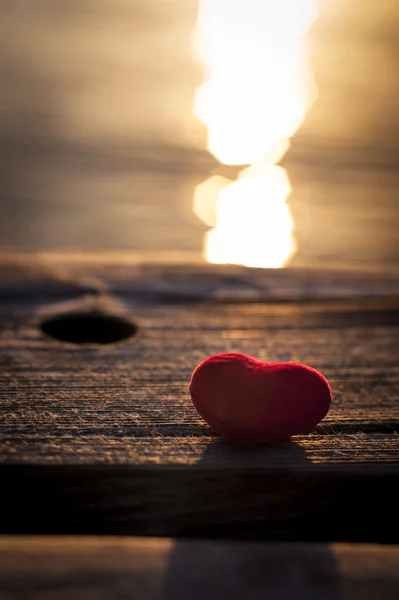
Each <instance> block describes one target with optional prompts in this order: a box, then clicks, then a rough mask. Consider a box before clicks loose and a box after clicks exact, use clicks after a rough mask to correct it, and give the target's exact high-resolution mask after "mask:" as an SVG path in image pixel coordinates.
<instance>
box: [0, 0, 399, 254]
mask: <svg viewBox="0 0 399 600" xmlns="http://www.w3.org/2000/svg"><path fill="white" fill-rule="evenodd" d="M319 5H320V12H321V16H320V18H319V20H318V21H317V23H316V25H315V26H314V28H313V30H312V32H311V34H310V38H309V44H310V58H311V64H312V70H313V72H314V75H315V79H316V82H317V84H318V88H319V98H318V100H317V102H316V103H315V104H314V105H313V107H312V109H311V110H310V112H309V113H308V115H307V117H306V119H305V121H304V122H303V124H302V126H301V127H300V129H299V130H298V132H297V134H296V135H295V137H294V139H293V142H292V145H291V148H290V150H289V151H288V153H287V155H286V157H285V158H284V161H283V166H284V167H285V168H286V169H287V170H288V173H289V176H290V180H291V183H292V187H293V193H292V196H291V198H290V205H291V208H292V212H293V215H294V219H295V225H296V228H295V232H296V237H297V239H298V243H299V254H298V255H297V257H296V258H295V259H294V264H295V263H296V264H308V263H311V262H312V261H320V260H321V261H325V264H327V263H328V262H329V261H332V262H334V261H340V262H344V263H351V262H357V261H360V262H363V263H370V262H377V263H380V264H382V263H384V264H397V263H398V261H399V247H398V243H397V233H396V232H397V227H398V224H399V202H398V191H397V190H398V183H399V176H398V169H397V166H398V164H399V141H398V132H399V116H398V111H397V98H398V92H399V69H398V57H399V42H398V41H397V31H398V24H399V4H398V3H397V1H396V0H381V2H380V3H375V2H374V1H372V0H362V1H360V0H335V1H334V2H330V1H329V0H324V1H321V2H319ZM197 8H198V5H197V1H196V0H163V1H155V0H129V1H128V0H113V1H112V2H111V1H109V0H68V1H66V0H57V2H53V0H35V2H31V0H0V10H1V15H2V18H1V21H0V49H1V51H0V78H1V86H0V157H1V160H0V165H1V167H0V244H1V246H2V247H3V248H18V249H22V248H23V249H29V250H37V249H60V250H65V249H72V250H80V249H90V250H96V249H101V250H119V249H124V250H134V251H137V250H139V251H162V252H164V251H182V252H187V253H195V254H199V253H200V252H201V249H202V244H203V236H204V231H205V225H204V224H203V223H201V222H200V220H199V219H197V218H196V217H195V216H194V215H193V214H192V211H191V205H192V197H193V193H194V189H195V186H196V185H197V184H198V183H199V182H200V181H202V180H205V179H206V178H207V177H209V175H210V174H211V173H212V172H213V171H214V170H216V172H220V173H225V172H226V168H225V167H224V168H223V167H219V168H218V164H217V161H216V160H215V159H214V158H213V157H211V156H210V155H209V154H208V153H207V152H206V151H205V147H206V132H205V129H204V127H203V126H201V124H200V123H199V122H198V121H197V120H196V119H195V118H194V116H193V113H192V107H193V95H194V90H195V88H196V87H197V86H198V85H199V84H200V82H201V81H202V80H203V78H204V73H203V70H202V67H201V65H200V64H199V63H198V62H196V60H195V58H194V55H193V53H192V52H191V41H192V34H193V30H194V27H195V22H196V16H197ZM232 172H234V168H232V170H231V169H230V171H229V173H230V174H231V173H232Z"/></svg>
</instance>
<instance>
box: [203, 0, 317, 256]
mask: <svg viewBox="0 0 399 600" xmlns="http://www.w3.org/2000/svg"><path fill="white" fill-rule="evenodd" d="M315 17H316V8H315V1H314V0H262V1H259V0H201V4H200V10H199V17H198V26H197V32H196V48H197V51H198V52H199V54H200V56H201V58H202V60H203V61H204V63H205V65H206V67H207V70H208V80H207V81H206V83H205V84H204V85H203V86H201V88H199V89H198V90H197V94H196V100H195V108H194V110H195V114H196V116H197V117H198V118H199V119H200V120H201V121H202V122H203V123H204V124H205V125H206V126H207V129H208V149H209V150H210V152H211V153H212V154H213V155H214V156H215V157H216V158H217V159H218V160H219V161H220V162H221V163H224V164H230V165H231V164H237V165H243V164H248V165H252V166H250V167H248V168H245V169H244V170H243V171H241V173H240V175H239V178H238V180H237V181H235V182H231V181H230V180H228V179H225V178H221V177H216V178H215V177H214V178H211V179H210V180H208V181H207V182H205V183H203V184H201V185H200V186H198V188H197V190H196V194H195V199H194V212H195V213H196V214H197V215H198V216H199V217H200V218H201V219H202V220H203V221H204V222H206V223H207V224H208V225H210V226H212V227H213V229H212V230H211V231H210V232H209V233H208V234H207V236H206V242H205V250H204V253H205V258H206V259H207V260H208V261H209V262H215V263H235V264H243V265H246V266H254V267H280V266H283V265H284V264H286V262H287V261H288V260H289V258H290V257H291V256H292V255H293V253H294V252H295V250H296V245H295V241H294V237H293V222H292V218H291V215H290V211H289V208H288V206H287V204H286V200H287V197H288V196H289V194H290V185H289V181H288V178H287V176H286V174H285V171H284V170H283V169H281V168H280V167H277V166H275V164H276V163H277V162H278V161H279V160H280V159H281V157H282V156H283V155H284V153H285V152H286V151H287V149H288V147H289V139H290V137H291V136H292V135H293V133H294V132H295V130H296V129H297V128H298V126H299V125H300V123H301V121H302V120H303V118H304V116H305V114H306V112H307V110H308V109H309V107H310V105H311V103H312V102H313V101H314V98H315V85H314V83H313V81H312V78H311V76H310V74H309V72H308V69H307V61H306V44H305V35H306V33H307V31H308V29H309V27H310V26H311V24H312V23H313V21H314V19H315Z"/></svg>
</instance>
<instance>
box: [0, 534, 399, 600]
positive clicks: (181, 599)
mask: <svg viewBox="0 0 399 600" xmlns="http://www.w3.org/2000/svg"><path fill="white" fill-rule="evenodd" d="M398 595H399V547H398V546H377V545H347V544H330V545H321V544H315V545H309V544H279V543H274V544H267V543H262V544H260V543H248V542H247V543H231V542H230V543H226V542H206V541H203V542H201V541H195V542H194V541H177V540H171V539H140V538H95V537H83V538H82V537H80V538H73V537H67V538H62V537H52V538H47V537H35V538H32V537H22V538H21V537H18V538H10V537H5V536H3V537H0V598H1V599H2V600H3V599H4V600H6V599H7V600H8V599H9V598H18V599H20V598H21V599H22V598H24V599H28V598H29V599H30V598H44V597H45V598H46V599H48V600H51V599H53V598H57V599H59V598H71V597H72V596H73V597H78V598H82V600H85V599H86V598H87V599H89V598H90V600H93V599H102V598H104V599H105V598H113V599H115V600H119V599H124V598H127V597H128V598H132V599H136V598H137V599H138V600H172V599H173V600H186V599H187V598H190V599H191V600H203V598H207V599H209V600H220V599H222V598H231V600H235V599H241V598H251V599H254V600H255V599H258V598H259V599H260V598H298V600H302V599H303V600H305V599H306V600H319V599H325V600H336V599H338V598H340V599H342V600H357V599H358V598H362V600H378V599H379V598H381V597H383V598H384V600H396V599H397V598H398Z"/></svg>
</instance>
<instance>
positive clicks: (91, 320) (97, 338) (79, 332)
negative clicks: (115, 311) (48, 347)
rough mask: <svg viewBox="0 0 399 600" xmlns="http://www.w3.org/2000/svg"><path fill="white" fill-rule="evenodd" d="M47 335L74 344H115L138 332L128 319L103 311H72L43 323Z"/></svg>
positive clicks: (42, 326) (43, 329)
mask: <svg viewBox="0 0 399 600" xmlns="http://www.w3.org/2000/svg"><path fill="white" fill-rule="evenodd" d="M41 329H42V331H44V333H46V334H47V335H49V336H51V337H53V338H55V339H56V340H60V341H63V342H71V343H73V344H113V343H115V342H120V341H122V340H126V339H128V338H130V337H132V336H133V335H135V333H136V332H137V327H136V325H134V324H133V323H130V321H128V320H127V319H124V318H122V317H117V316H115V315H106V314H101V313H70V314H64V315H61V316H57V317H53V318H51V319H48V320H46V321H43V323H42V324H41Z"/></svg>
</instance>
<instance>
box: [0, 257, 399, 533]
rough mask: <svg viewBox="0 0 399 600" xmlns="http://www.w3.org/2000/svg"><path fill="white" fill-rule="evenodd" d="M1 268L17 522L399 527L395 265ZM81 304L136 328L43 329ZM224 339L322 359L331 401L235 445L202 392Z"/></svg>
mask: <svg viewBox="0 0 399 600" xmlns="http://www.w3.org/2000/svg"><path fill="white" fill-rule="evenodd" d="M0 267H1V268H2V270H1V273H2V278H1V281H2V284H1V285H0V318H1V321H0V323H1V328H0V361H1V377H2V383H3V385H2V388H1V395H0V411H1V413H0V418H1V434H2V436H1V441H0V461H1V462H0V477H1V481H2V504H3V510H2V511H1V513H0V531H1V532H3V533H38V534H39V533H79V534H108V535H113V534H118V535H125V534H133V535H147V534H150V535H168V536H177V535H179V536H189V537H193V536H195V537H220V536H223V537H229V538H250V539H254V538H260V539H273V540H275V539H277V540H293V539H296V540H318V541H331V540H335V541H352V542H358V541H364V542H376V541H377V542H398V541H399V523H398V519H397V506H398V502H399V491H398V490H399V486H398V481H399V438H398V431H399V403H398V392H399V370H398V361H397V357H398V351H399V340H398V326H399V303H398V297H399V283H398V278H397V277H396V275H395V274H392V273H391V274H385V275H382V274H379V273H377V274H375V273H374V274H373V273H368V274H367V273H366V274H365V273H363V274H356V273H342V272H320V271H311V270H290V269H287V270H279V271H267V270H266V271H265V270H260V271H258V270H246V269H242V268H238V267H211V266H198V267H196V266H185V267H183V266H180V267H179V266H174V267H172V266H164V267H162V266H143V265H138V264H133V263H129V261H126V262H121V261H120V262H119V263H112V261H106V260H97V261H93V260H92V261H86V262H84V261H83V260H80V261H79V260H77V261H75V262H73V261H69V262H68V261H64V262H63V261H62V260H53V262H52V263H51V264H50V262H47V263H40V262H38V261H37V260H36V261H32V260H31V261H30V262H29V261H27V260H25V262H24V261H22V260H20V261H19V262H18V261H15V260H14V262H12V261H11V260H10V259H8V260H4V261H3V263H2V264H1V265H0ZM65 314H68V315H74V314H79V315H80V316H82V315H86V316H87V319H89V320H90V318H91V317H92V316H93V315H96V318H98V317H99V316H100V317H101V315H113V316H115V315H119V316H121V317H123V318H124V319H128V320H129V321H131V322H132V323H134V324H135V325H136V326H137V334H136V335H135V336H134V337H131V338H129V339H127V340H125V341H124V342H121V343H119V344H109V345H93V344H91V345H90V344H89V345H85V344H83V345H82V344H71V343H67V342H61V341H59V340H56V339H53V338H52V337H49V336H48V335H46V334H45V333H44V332H43V330H42V329H41V327H42V325H43V323H44V322H45V323H48V322H49V321H51V320H52V319H54V318H56V317H59V316H62V315H65ZM82 326H85V325H84V323H83V325H82V321H80V322H79V328H81V327H82ZM104 326H105V325H104ZM96 327H97V326H96ZM72 329H73V327H72ZM71 331H72V330H71ZM75 333H76V331H75ZM226 350H229V351H240V352H246V353H248V354H251V355H253V356H255V357H258V358H261V359H264V360H273V361H275V360H282V361H290V360H293V361H297V362H304V363H307V364H310V365H312V366H313V367H315V368H316V369H318V370H320V371H321V372H322V373H323V374H324V375H325V376H326V377H327V378H328V379H329V381H330V383H331V386H332V390H333V395H334V400H333V404H332V408H331V411H330V413H329V415H328V416H327V418H326V419H325V420H324V421H323V423H322V424H321V425H320V426H319V427H317V428H316V429H315V430H314V431H312V432H309V433H308V434H306V435H302V436H297V437H294V438H292V439H291V440H290V441H287V442H283V443H280V444H275V445H273V446H271V447H259V448H253V449H245V448H240V447H236V446H232V445H230V444H228V443H227V442H226V441H225V440H224V439H223V438H220V437H217V436H216V435H214V434H213V432H212V431H211V430H210V429H209V427H208V426H207V425H206V424H205V423H204V422H203V421H202V420H201V419H200V417H199V416H198V415H197V413H196V412H195V410H194V408H193V406H192V404H191V401H190V398H189V394H188V382H189V379H190V375H191V372H192V370H193V369H194V367H195V366H196V365H197V364H198V362H200V361H201V360H202V359H203V358H205V357H206V356H209V355H210V354H213V353H216V352H222V351H226Z"/></svg>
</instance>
